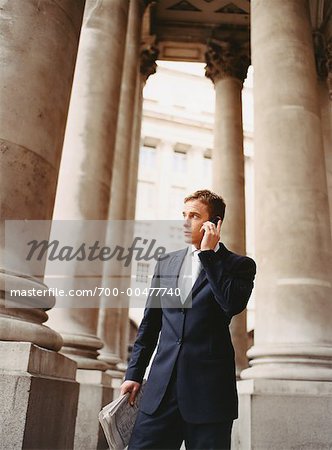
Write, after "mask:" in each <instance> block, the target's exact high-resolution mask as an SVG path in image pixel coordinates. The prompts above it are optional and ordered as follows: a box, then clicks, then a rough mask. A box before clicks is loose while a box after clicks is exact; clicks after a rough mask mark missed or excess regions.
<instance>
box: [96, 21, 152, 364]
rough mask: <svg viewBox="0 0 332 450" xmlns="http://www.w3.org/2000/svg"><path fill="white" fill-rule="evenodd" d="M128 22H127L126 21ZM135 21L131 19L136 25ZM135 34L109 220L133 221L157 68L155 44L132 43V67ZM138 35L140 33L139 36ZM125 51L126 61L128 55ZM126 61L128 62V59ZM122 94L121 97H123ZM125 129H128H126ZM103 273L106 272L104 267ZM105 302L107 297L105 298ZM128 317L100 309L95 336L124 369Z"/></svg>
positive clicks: (123, 309)
mask: <svg viewBox="0 0 332 450" xmlns="http://www.w3.org/2000/svg"><path fill="white" fill-rule="evenodd" d="M129 23H130V22H129ZM135 23H136V22H134V24H135ZM137 36H138V33H137V30H136V33H132V32H130V29H129V28H128V34H127V49H128V47H129V49H128V52H129V56H130V63H131V64H132V65H133V67H132V69H133V74H134V73H135V74H136V76H135V79H134V77H132V78H130V83H131V84H130V85H129V84H128V83H129V81H128V80H127V79H125V80H123V83H125V84H123V86H122V90H121V99H123V103H121V106H122V107H123V109H122V114H120V115H119V123H118V129H119V135H118V138H117V139H118V140H117V146H116V153H115V161H114V171H115V173H114V176H113V180H112V188H111V204H110V219H111V220H134V218H135V207H136V185H137V171H138V159H139V147H140V146H139V143H140V135H141V121H142V102H143V87H144V84H145V82H146V80H147V78H148V77H149V75H151V74H152V73H155V71H156V64H155V60H156V58H157V55H158V51H157V49H156V48H155V47H153V48H152V47H143V48H142V49H140V46H138V47H137V46H135V55H136V52H137V51H139V54H138V59H137V60H136V63H137V66H136V69H135V70H134V62H133V60H132V59H133V55H132V52H133V47H134V45H133V43H132V44H131V45H129V43H130V42H132V40H134V38H135V39H137ZM139 36H140V35H139ZM128 52H127V51H126V60H127V56H128ZM128 63H129V62H128ZM129 87H131V89H130V91H129V92H130V93H131V95H132V93H134V95H135V97H134V98H135V102H134V107H133V106H132V104H129V103H128V98H127V96H128V95H129V93H128V90H129ZM122 96H124V97H122ZM125 107H127V108H129V107H130V109H131V110H132V112H133V114H132V116H131V117H132V123H131V130H129V129H128V123H126V119H127V118H128V117H130V112H129V110H128V111H127V113H128V115H127V114H126V113H125ZM124 130H127V131H126V132H125V131H124ZM105 271H106V273H107V272H109V270H108V269H107V267H105ZM104 302H105V303H106V304H107V299H104ZM128 327H129V319H128V308H126V307H124V306H123V305H119V307H118V308H112V309H110V308H102V309H101V310H100V315H99V325H98V335H99V336H100V337H101V338H102V339H103V341H104V342H105V347H104V348H103V349H102V350H101V355H100V358H101V359H104V360H105V361H107V362H108V363H110V364H112V365H113V368H119V369H120V370H122V369H123V363H126V357H127V347H128V335H129V328H128Z"/></svg>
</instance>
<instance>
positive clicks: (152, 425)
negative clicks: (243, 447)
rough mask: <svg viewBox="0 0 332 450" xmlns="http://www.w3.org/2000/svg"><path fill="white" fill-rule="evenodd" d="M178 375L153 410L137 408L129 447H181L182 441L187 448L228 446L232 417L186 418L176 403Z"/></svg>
mask: <svg viewBox="0 0 332 450" xmlns="http://www.w3.org/2000/svg"><path fill="white" fill-rule="evenodd" d="M175 377H176V374H175V373H173V375H172V378H171V381H170V383H169V385H168V387H167V390H166V393H165V396H164V398H163V400H162V402H161V404H160V406H159V408H158V409H157V411H156V412H155V413H154V414H152V415H148V414H145V413H144V412H142V411H139V412H138V415H137V419H136V422H135V426H134V429H133V433H132V436H131V439H130V442H129V446H128V450H161V449H163V450H179V449H180V447H181V444H182V442H183V441H185V446H186V449H187V450H229V449H230V448H231V432H232V425H233V421H232V420H230V421H225V422H216V423H203V424H197V423H189V422H186V421H184V420H183V418H182V416H181V414H180V411H179V408H178V405H177V396H176V379H175ZM193 395H195V393H194V392H193Z"/></svg>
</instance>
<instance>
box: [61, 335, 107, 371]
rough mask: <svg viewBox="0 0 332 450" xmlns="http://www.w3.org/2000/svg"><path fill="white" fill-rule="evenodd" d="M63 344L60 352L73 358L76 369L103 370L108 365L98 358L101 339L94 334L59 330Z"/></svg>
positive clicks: (101, 344)
mask: <svg viewBox="0 0 332 450" xmlns="http://www.w3.org/2000/svg"><path fill="white" fill-rule="evenodd" d="M61 336H62V338H63V341H64V345H63V347H62V348H61V353H63V354H65V355H66V356H68V358H71V359H73V360H74V361H75V362H76V363H77V367H78V369H88V370H101V371H105V370H107V369H108V368H109V365H108V364H107V363H106V362H105V361H101V360H100V359H97V358H98V355H99V353H98V350H99V349H100V348H102V346H103V343H102V341H101V340H100V339H99V338H98V337H97V336H94V335H88V334H79V333H76V334H70V333H63V332H61Z"/></svg>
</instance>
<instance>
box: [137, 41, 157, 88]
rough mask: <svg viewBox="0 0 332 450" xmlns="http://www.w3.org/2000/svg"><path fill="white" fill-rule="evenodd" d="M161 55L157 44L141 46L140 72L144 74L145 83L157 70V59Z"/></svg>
mask: <svg viewBox="0 0 332 450" xmlns="http://www.w3.org/2000/svg"><path fill="white" fill-rule="evenodd" d="M158 55H159V49H158V47H157V46H156V44H154V43H151V44H148V45H147V44H143V45H142V46H141V54H140V58H141V59H140V73H141V75H142V76H143V80H144V83H146V81H147V79H148V78H149V76H150V75H153V74H154V73H156V71H157V63H156V59H157V58H158Z"/></svg>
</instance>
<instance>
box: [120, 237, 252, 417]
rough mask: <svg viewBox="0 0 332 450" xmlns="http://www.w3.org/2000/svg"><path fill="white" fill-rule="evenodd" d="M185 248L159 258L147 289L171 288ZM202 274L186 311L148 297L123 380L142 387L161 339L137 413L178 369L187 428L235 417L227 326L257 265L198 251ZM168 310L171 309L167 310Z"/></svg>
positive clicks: (152, 407)
mask: <svg viewBox="0 0 332 450" xmlns="http://www.w3.org/2000/svg"><path fill="white" fill-rule="evenodd" d="M186 251H187V250H186V249H185V250H179V251H177V252H173V253H170V254H169V257H168V258H167V259H166V260H163V261H159V262H158V263H157V266H156V270H155V274H154V277H153V280H152V284H151V286H152V287H159V286H160V287H173V288H174V287H176V279H174V277H172V274H177V275H178V274H179V272H180V268H181V265H182V263H183V261H184V257H185V255H186ZM199 258H200V260H201V263H202V266H203V270H202V272H201V273H200V275H199V277H198V278H197V280H196V282H195V284H194V286H193V289H192V307H191V308H183V307H182V306H183V305H182V304H181V303H178V305H175V306H178V307H168V306H169V304H167V305H166V307H165V301H166V298H165V297H164V296H156V295H150V297H149V298H148V301H147V306H146V308H145V311H144V317H143V319H142V322H141V325H140V327H139V330H138V334H137V338H136V341H135V344H134V347H133V351H132V356H131V360H130V362H129V365H128V369H127V372H126V376H125V379H126V380H134V381H138V382H142V379H143V376H144V373H145V369H146V367H147V365H148V363H149V361H150V358H151V356H152V353H153V351H154V349H155V346H156V344H157V341H158V337H159V332H160V339H159V344H158V349H157V353H156V356H155V358H154V361H153V363H152V366H151V370H150V374H149V377H148V381H147V383H146V386H145V392H144V395H143V397H142V400H141V403H140V409H141V410H142V411H143V412H145V413H146V414H153V413H154V412H155V411H156V410H157V408H158V406H159V404H160V402H161V400H162V398H163V395H164V393H165V391H166V388H167V385H168V382H169V380H170V377H171V374H172V371H173V368H174V365H175V364H177V377H176V383H177V396H178V406H179V409H180V412H181V414H182V417H183V418H184V419H185V420H186V421H187V422H191V423H208V422H216V421H221V420H226V419H234V418H236V417H237V414H238V411H237V410H238V399H237V392H236V376H235V362H234V349H233V345H232V342H231V338H230V332H229V323H230V321H231V318H232V316H234V315H235V314H238V313H240V312H241V311H242V310H243V309H245V307H246V305H247V302H248V300H249V297H250V294H251V291H252V288H253V280H254V277H255V272H256V265H255V262H254V261H253V260H252V259H251V258H249V257H246V256H239V255H236V254H235V253H232V252H230V251H229V250H227V249H226V247H225V246H224V245H223V244H220V248H219V250H218V251H217V252H214V251H213V250H207V251H203V252H201V253H199ZM172 306H174V305H172Z"/></svg>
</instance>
